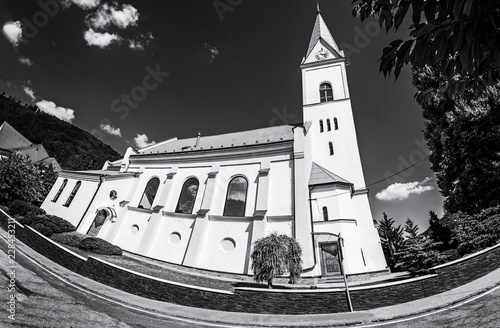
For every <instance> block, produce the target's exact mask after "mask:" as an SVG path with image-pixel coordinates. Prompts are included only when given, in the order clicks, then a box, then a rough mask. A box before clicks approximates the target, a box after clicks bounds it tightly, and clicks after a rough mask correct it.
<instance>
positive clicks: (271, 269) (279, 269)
mask: <svg viewBox="0 0 500 328" xmlns="http://www.w3.org/2000/svg"><path fill="white" fill-rule="evenodd" d="M301 256H302V249H301V248H300V245H299V243H298V242H297V241H296V240H295V239H293V238H291V237H288V236H286V235H278V234H277V233H272V234H270V235H269V236H267V237H263V238H261V239H259V240H257V241H256V242H255V244H254V247H253V251H252V254H251V256H250V257H251V259H252V270H253V272H254V279H255V281H258V282H262V281H267V284H268V287H272V284H273V279H274V278H275V277H278V276H283V275H285V274H286V273H288V274H289V277H290V283H295V282H296V281H297V279H298V278H300V275H301V272H302V259H301Z"/></svg>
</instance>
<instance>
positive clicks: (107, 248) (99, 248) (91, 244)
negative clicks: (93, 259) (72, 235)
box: [78, 237, 122, 255]
mask: <svg viewBox="0 0 500 328" xmlns="http://www.w3.org/2000/svg"><path fill="white" fill-rule="evenodd" d="M78 248H80V249H82V250H84V251H87V252H91V253H95V254H101V255H122V249H121V248H120V247H118V246H116V245H113V244H111V243H108V242H107V241H105V240H104V239H101V238H95V237H87V238H85V239H84V240H82V241H81V242H80V245H79V246H78Z"/></svg>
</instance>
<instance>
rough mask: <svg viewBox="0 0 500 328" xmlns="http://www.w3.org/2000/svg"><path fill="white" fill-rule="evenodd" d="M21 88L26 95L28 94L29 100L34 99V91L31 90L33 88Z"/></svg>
mask: <svg viewBox="0 0 500 328" xmlns="http://www.w3.org/2000/svg"><path fill="white" fill-rule="evenodd" d="M23 90H24V93H25V94H27V95H28V96H30V98H31V100H35V98H36V97H35V91H33V89H31V88H30V87H26V86H24V87H23Z"/></svg>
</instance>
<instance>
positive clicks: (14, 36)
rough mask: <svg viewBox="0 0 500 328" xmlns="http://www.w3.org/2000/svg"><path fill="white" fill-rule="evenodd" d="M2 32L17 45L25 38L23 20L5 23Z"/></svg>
mask: <svg viewBox="0 0 500 328" xmlns="http://www.w3.org/2000/svg"><path fill="white" fill-rule="evenodd" d="M2 32H3V35H4V36H5V37H6V38H7V40H9V42H10V43H12V44H13V45H14V46H15V47H17V46H18V45H19V43H20V42H21V40H22V38H23V37H22V36H23V27H22V24H21V21H16V22H7V23H5V24H4V25H3V29H2Z"/></svg>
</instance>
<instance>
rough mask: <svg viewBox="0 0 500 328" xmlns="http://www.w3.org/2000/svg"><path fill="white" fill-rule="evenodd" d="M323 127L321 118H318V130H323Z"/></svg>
mask: <svg viewBox="0 0 500 328" xmlns="http://www.w3.org/2000/svg"><path fill="white" fill-rule="evenodd" d="M324 130H325V128H324V127H323V120H319V132H323V131H324Z"/></svg>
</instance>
